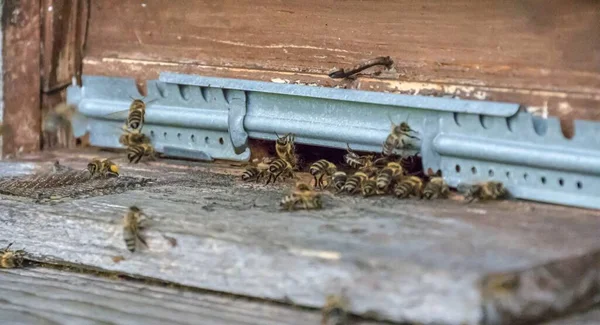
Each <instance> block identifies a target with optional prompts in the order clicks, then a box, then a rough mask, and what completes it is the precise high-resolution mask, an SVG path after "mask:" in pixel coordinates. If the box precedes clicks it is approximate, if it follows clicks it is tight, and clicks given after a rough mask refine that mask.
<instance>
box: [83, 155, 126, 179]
mask: <svg viewBox="0 0 600 325" xmlns="http://www.w3.org/2000/svg"><path fill="white" fill-rule="evenodd" d="M87 169H88V171H89V172H90V174H91V177H98V176H101V177H117V176H119V166H117V164H115V163H114V162H112V161H110V160H108V159H97V158H96V159H92V161H90V162H89V163H88V165H87Z"/></svg>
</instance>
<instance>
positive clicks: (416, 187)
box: [392, 176, 423, 199]
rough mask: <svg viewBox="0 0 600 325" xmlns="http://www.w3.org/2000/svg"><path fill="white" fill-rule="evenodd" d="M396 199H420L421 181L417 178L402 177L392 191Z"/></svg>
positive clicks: (421, 193) (421, 192) (421, 191)
mask: <svg viewBox="0 0 600 325" xmlns="http://www.w3.org/2000/svg"><path fill="white" fill-rule="evenodd" d="M392 192H393V193H394V195H395V196H396V197H397V198H400V199H404V198H407V197H410V196H416V197H418V198H421V197H422V195H423V180H421V179H420V178H419V177H417V176H407V177H403V178H402V179H401V180H400V181H399V182H398V183H396V185H394V188H393V190H392Z"/></svg>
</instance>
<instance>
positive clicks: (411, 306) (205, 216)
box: [0, 159, 600, 324]
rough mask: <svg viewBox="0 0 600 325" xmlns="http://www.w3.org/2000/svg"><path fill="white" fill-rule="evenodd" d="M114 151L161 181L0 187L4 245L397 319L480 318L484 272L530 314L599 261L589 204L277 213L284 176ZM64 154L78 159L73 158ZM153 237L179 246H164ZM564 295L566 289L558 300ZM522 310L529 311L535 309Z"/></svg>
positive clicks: (384, 204)
mask: <svg viewBox="0 0 600 325" xmlns="http://www.w3.org/2000/svg"><path fill="white" fill-rule="evenodd" d="M117 161H118V162H119V163H121V164H122V166H121V169H122V173H123V175H140V176H146V177H150V178H156V179H158V180H159V181H161V182H163V183H162V184H163V185H156V186H149V187H148V186H146V187H142V188H140V189H139V190H134V191H129V192H125V193H122V194H118V195H108V196H99V197H94V198H88V199H82V200H74V201H67V202H65V203H62V204H57V205H53V206H47V205H37V206H36V205H32V204H30V203H27V202H26V201H23V200H14V199H11V198H10V197H2V199H1V200H0V238H6V237H7V234H10V236H11V237H10V238H11V241H15V243H16V244H15V245H17V246H16V247H17V248H21V247H24V248H26V249H27V250H28V251H29V252H30V253H31V257H32V258H34V259H37V260H41V261H47V262H57V263H64V262H68V263H75V264H82V265H86V266H88V267H94V268H101V269H105V270H110V271H116V272H122V273H125V274H130V275H133V276H142V277H149V278H155V279H160V280H163V281H168V282H172V283H177V284H181V285H185V286H191V287H196V288H202V289H208V290H214V291H220V292H228V293H233V294H238V295H245V296H250V297H256V298H262V299H270V300H278V301H282V302H291V303H294V304H297V305H302V306H307V307H314V308H318V307H320V306H322V304H323V302H324V297H325V295H327V294H329V293H340V292H345V293H346V294H347V295H348V296H349V298H350V300H351V310H352V311H353V313H355V314H359V315H366V316H369V317H375V318H383V319H389V320H393V321H399V322H402V321H409V322H420V323H439V324H479V323H480V322H481V321H483V320H487V321H488V322H489V323H490V324H491V323H493V322H494V319H493V318H489V315H488V316H486V317H487V318H484V317H483V315H482V314H481V311H482V309H483V305H484V304H488V303H490V304H491V305H494V300H489V301H488V300H486V298H485V297H483V296H482V295H483V292H482V291H481V290H482V287H481V286H480V281H482V280H483V279H488V278H489V277H490V276H492V275H493V274H496V273H507V274H509V275H510V276H517V277H518V278H520V279H523V283H528V286H527V287H523V289H522V290H526V291H527V294H523V292H522V290H517V292H509V293H508V294H505V295H503V296H502V297H501V298H502V301H501V302H502V303H508V304H509V305H510V301H511V299H514V302H515V303H518V304H519V306H525V305H527V304H528V303H534V305H535V304H541V305H536V306H537V307H536V309H535V310H538V311H540V312H545V311H547V310H548V308H550V310H552V312H554V313H556V314H557V315H561V314H564V313H565V312H568V310H569V306H571V305H573V304H578V303H580V302H582V301H583V302H585V303H584V305H586V304H589V303H591V302H593V301H594V300H595V299H597V296H598V294H599V292H598V290H597V287H596V286H595V285H596V283H595V282H589V281H587V280H586V279H589V277H588V276H587V275H586V274H590V272H591V274H597V272H598V270H597V268H598V265H597V264H598V263H595V262H592V263H587V262H586V261H587V260H586V258H587V259H589V257H586V255H587V256H591V255H589V254H591V253H593V252H596V251H597V250H598V249H600V239H598V236H597V229H598V228H599V226H600V219H598V217H597V212H595V211H589V210H581V209H573V208H564V207H558V206H551V205H542V204H532V203H525V202H499V203H490V204H478V203H477V204H472V205H468V206H466V205H464V203H462V202H461V201H460V200H456V199H451V200H445V201H433V202H423V201H421V202H418V201H397V200H395V199H392V198H387V197H386V198H374V199H361V198H355V197H341V196H340V197H326V198H325V204H326V209H325V210H323V211H313V212H303V211H298V212H293V213H288V212H286V213H283V212H280V211H279V210H278V208H277V203H278V201H279V200H280V199H281V197H282V196H283V195H284V193H285V191H287V189H288V186H289V185H288V186H273V187H271V186H269V187H263V186H261V185H258V186H256V185H252V184H243V183H240V182H239V181H237V180H236V179H234V178H232V177H231V176H228V175H221V174H214V173H207V172H205V171H204V170H206V169H207V168H210V166H211V165H210V164H197V163H180V164H179V165H169V164H165V163H160V162H158V163H151V164H149V165H147V166H142V165H140V166H132V167H128V166H127V165H126V164H124V163H123V162H122V161H119V160H117ZM61 162H62V161H61ZM67 163H68V164H69V165H71V166H73V167H76V168H84V167H85V161H82V160H79V161H77V160H76V159H70V160H68V162H67ZM12 169H13V170H20V169H19V168H17V167H13V168H12ZM238 173H239V172H238ZM131 204H137V205H139V206H140V207H142V209H144V211H145V212H146V213H147V214H148V215H149V216H150V218H151V219H152V225H151V227H150V229H149V230H148V231H147V232H146V233H145V235H146V236H147V240H148V244H149V249H147V250H142V251H141V252H140V254H137V253H136V254H129V253H128V252H127V251H126V249H125V247H124V243H123V239H122V235H121V233H120V229H121V227H120V218H121V215H122V213H123V212H124V211H125V209H126V207H128V206H129V205H131ZM163 235H164V236H168V237H173V238H175V239H176V240H177V242H178V245H177V246H176V247H172V246H171V244H170V243H169V241H168V240H166V239H165V237H163ZM5 243H6V241H0V246H2V245H3V244H5ZM120 255H122V256H124V257H125V260H124V261H121V262H119V263H115V262H114V261H113V259H112V258H113V257H114V256H120ZM557 260H558V261H561V260H562V261H565V262H564V263H562V264H560V263H558V265H559V266H561V267H563V268H567V269H568V268H569V267H570V266H572V267H574V266H575V265H577V267H578V269H574V268H572V272H562V273H561V272H558V273H556V274H554V276H555V278H551V279H552V281H560V283H566V284H568V285H567V286H565V287H558V288H555V287H550V288H548V286H547V285H545V284H544V283H547V281H548V280H549V278H548V277H542V278H541V280H540V281H538V282H536V281H537V280H534V281H531V280H527V279H532V278H536V279H537V278H539V275H540V274H542V273H543V272H547V271H548V268H542V267H540V265H543V264H546V263H549V262H552V261H557ZM569 263H573V264H569ZM536 270H540V271H536ZM575 270H578V271H577V272H575ZM594 272H596V273H594ZM544 274H545V273H544ZM584 275H585V276H584ZM578 279H579V280H578ZM525 280H527V282H525ZM581 281H584V282H585V283H584V282H581ZM575 287H577V288H579V289H577V290H575V291H572V290H573V288H575ZM536 290H539V292H544V294H549V295H553V297H554V295H555V296H556V297H560V299H563V300H561V301H562V302H563V303H562V304H560V306H558V307H557V306H554V305H552V306H551V307H550V306H548V305H545V304H544V301H552V299H550V300H544V301H541V302H540V301H538V300H536V299H537V298H536V295H535V294H534V293H535V292H537V291H536ZM567 293H572V294H571V295H568V298H566V300H565V299H564V298H565V296H567ZM569 299H570V300H569ZM432 306H435V312H432V309H431V308H432ZM530 312H531V310H530V309H529V310H528V311H527V313H526V315H527V317H528V319H530V320H531V319H536V317H537V318H541V317H543V315H540V314H537V316H535V315H534V316H533V317H532V314H530ZM533 314H535V312H533ZM512 316H514V315H511V316H510V317H512ZM510 317H508V318H503V319H510ZM498 324H502V322H498Z"/></svg>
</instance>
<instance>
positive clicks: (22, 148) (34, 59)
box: [2, 0, 41, 155]
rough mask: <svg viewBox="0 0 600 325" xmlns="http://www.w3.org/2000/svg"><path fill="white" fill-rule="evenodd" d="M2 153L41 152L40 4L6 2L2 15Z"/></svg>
mask: <svg viewBox="0 0 600 325" xmlns="http://www.w3.org/2000/svg"><path fill="white" fill-rule="evenodd" d="M2 28H3V31H4V34H3V46H2V48H3V55H2V60H3V66H2V67H3V69H4V71H3V81H4V82H3V87H4V89H3V90H4V91H3V94H4V112H3V114H4V115H3V128H4V129H5V131H4V130H3V136H2V141H3V145H2V154H3V155H7V154H16V153H20V152H31V151H36V150H39V147H40V132H41V113H40V2H39V1H18V0H11V1H6V2H5V3H4V6H3V12H2Z"/></svg>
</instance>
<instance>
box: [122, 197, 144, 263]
mask: <svg viewBox="0 0 600 325" xmlns="http://www.w3.org/2000/svg"><path fill="white" fill-rule="evenodd" d="M145 216H146V215H145V214H144V213H143V212H142V210H140V209H139V208H138V207H136V206H131V207H129V210H128V211H127V213H126V214H125V216H124V217H123V219H124V220H123V239H124V240H125V246H127V250H129V251H130V252H132V253H133V252H135V249H136V247H137V243H138V242H140V243H142V244H144V246H146V247H148V244H146V240H145V239H144V237H142V235H141V234H140V231H142V230H143V229H144V221H145V220H146V219H145Z"/></svg>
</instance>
